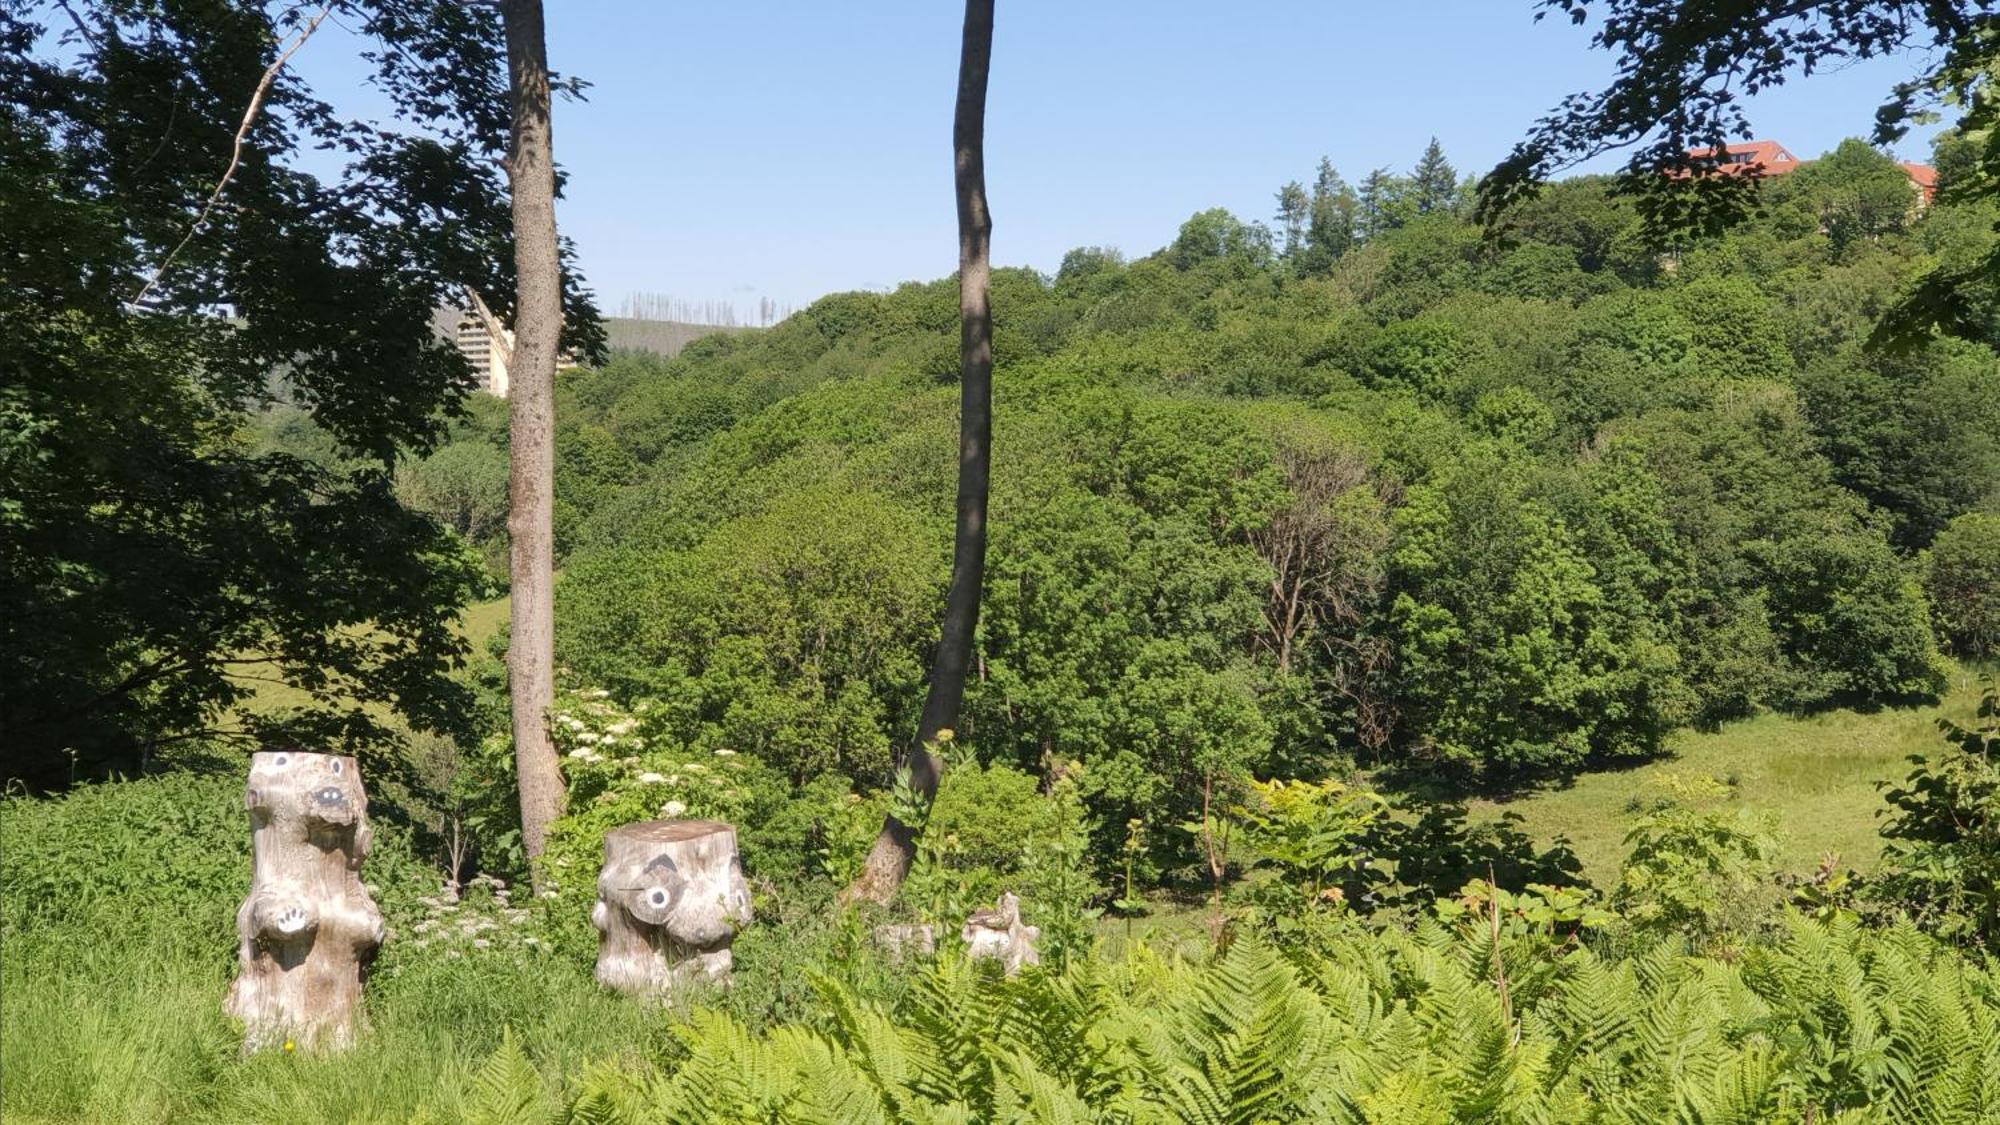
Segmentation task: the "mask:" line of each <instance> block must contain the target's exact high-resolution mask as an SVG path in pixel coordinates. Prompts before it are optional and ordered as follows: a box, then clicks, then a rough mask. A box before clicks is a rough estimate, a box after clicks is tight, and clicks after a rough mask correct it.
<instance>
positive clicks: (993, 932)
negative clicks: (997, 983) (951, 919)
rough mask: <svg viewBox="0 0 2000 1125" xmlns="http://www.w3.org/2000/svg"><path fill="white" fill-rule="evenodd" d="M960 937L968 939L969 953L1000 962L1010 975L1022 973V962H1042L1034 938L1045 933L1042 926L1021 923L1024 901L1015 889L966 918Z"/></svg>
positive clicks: (976, 957) (1031, 963) (1026, 963)
mask: <svg viewBox="0 0 2000 1125" xmlns="http://www.w3.org/2000/svg"><path fill="white" fill-rule="evenodd" d="M959 936H960V937H962V938H964V939H965V953H966V956H968V957H971V958H974V959H975V960H976V959H978V958H981V957H991V958H993V959H995V960H997V961H999V962H1000V964H1001V965H1002V966H1003V967H1004V968H1005V969H1006V970H1007V975H1008V976H1010V977H1011V976H1013V975H1014V974H1015V973H1018V972H1020V971H1021V967H1022V966H1023V965H1039V964H1041V963H1042V955H1041V954H1040V953H1037V952H1036V951H1035V941H1036V939H1037V938H1040V937H1041V936H1042V931H1041V928H1040V927H1039V926H1029V925H1024V924H1022V922H1021V900H1020V899H1019V898H1016V897H1015V895H1014V892H1012V891H1008V892H1007V893H1006V894H1003V895H1001V896H1000V902H999V904H998V905H997V906H995V907H994V909H992V910H980V911H976V912H974V913H973V915H972V917H970V918H967V919H966V920H965V928H964V929H963V930H960V931H959Z"/></svg>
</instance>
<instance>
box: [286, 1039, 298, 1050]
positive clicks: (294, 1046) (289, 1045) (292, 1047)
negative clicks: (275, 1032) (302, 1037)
mask: <svg viewBox="0 0 2000 1125" xmlns="http://www.w3.org/2000/svg"><path fill="white" fill-rule="evenodd" d="M298 1049H299V1045H298V1044H297V1043H294V1042H292V1041H291V1040H289V1039H287V1040H285V1050H287V1051H296V1050H298Z"/></svg>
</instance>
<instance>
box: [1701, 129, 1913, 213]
mask: <svg viewBox="0 0 2000 1125" xmlns="http://www.w3.org/2000/svg"><path fill="white" fill-rule="evenodd" d="M1687 157H1688V160H1689V161H1690V162H1691V163H1694V164H1706V165H1709V166H1711V167H1713V168H1714V169H1715V170H1716V171H1717V172H1720V173H1723V174H1725V175H1731V176H1744V175H1748V176H1782V175H1785V174H1786V173H1788V172H1796V171H1798V170H1799V169H1800V168H1803V167H1805V166H1806V165H1808V164H1810V163H1812V161H1810V160H1800V159H1799V158H1798V157H1796V156H1793V155H1792V150H1791V149H1788V148H1786V147H1785V146H1784V145H1781V144H1779V143H1778V142H1777V141H1744V142H1742V143H1740V144H1733V145H1724V146H1723V147H1722V152H1721V153H1720V154H1719V155H1718V154H1717V153H1716V151H1715V149H1713V148H1691V149H1689V150H1688V151H1687ZM1897 166H1898V167H1900V168H1901V169H1902V170H1903V174H1904V175H1906V176H1908V177H1910V187H1911V188H1912V189H1913V190H1915V191H1916V193H1917V197H1918V204H1917V205H1918V206H1919V207H1928V206H1930V204H1931V201H1932V200H1934V199H1936V198H1937V169H1936V168H1933V167H1931V166H1930V165H1928V164H1913V163H1910V162H1909V161H1898V162H1897ZM1670 174H1671V175H1677V176H1678V175H1686V174H1687V173H1686V172H1685V171H1682V170H1680V169H1676V170H1674V171H1673V172H1672V173H1670Z"/></svg>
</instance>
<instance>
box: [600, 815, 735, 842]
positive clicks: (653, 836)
mask: <svg viewBox="0 0 2000 1125" xmlns="http://www.w3.org/2000/svg"><path fill="white" fill-rule="evenodd" d="M734 831H736V829H734V828H732V827H730V826H729V825H727V824H724V823H723V822H721V821H719V820H642V821H640V822H639V823H637V824H625V825H620V826H619V827H617V828H613V829H612V830H611V831H610V832H608V833H606V834H605V839H606V840H613V839H615V840H618V841H619V842H621V843H633V844H678V843H681V842H682V841H684V840H697V839H700V838H701V837H703V836H713V835H715V834H716V833H718V832H734Z"/></svg>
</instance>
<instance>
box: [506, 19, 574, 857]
mask: <svg viewBox="0 0 2000 1125" xmlns="http://www.w3.org/2000/svg"><path fill="white" fill-rule="evenodd" d="M501 14H502V19H503V22H504V23H505V24H506V28H507V73H508V80H509V96H510V98H511V99H512V101H513V111H514V131H513V138H512V144H511V145H510V147H509V149H508V153H507V182H508V185H509V187H510V188H511V190H512V193H513V207H514V285H515V292H514V350H513V353H512V354H511V355H509V356H508V357H507V380H508V386H507V414H508V422H507V432H508V435H509V436H508V475H507V537H508V575H509V577H510V578H511V579H512V585H511V588H510V589H511V594H512V597H513V603H512V606H513V608H512V613H511V621H512V623H511V626H510V629H509V633H508V638H507V691H508V697H509V700H510V702H511V705H512V719H513V733H514V768H515V775H516V776H517V777H518V778H519V784H520V790H521V846H522V848H523V849H524V850H525V851H526V852H527V853H528V859H529V860H530V861H531V863H532V862H533V861H535V860H539V859H540V858H541V855H542V849H543V847H544V846H545V845H546V844H547V841H548V831H549V825H550V824H551V823H552V822H553V821H554V820H555V818H556V817H558V816H561V815H562V810H563V796H564V795H563V780H562V769H561V766H560V764H559V763H558V762H557V760H556V746H555V742H554V741H553V740H552V739H551V738H550V737H549V708H550V707H551V706H552V705H554V703H555V530H554V528H555V472H556V469H555V465H556V462H555V456H556V455H555V440H556V439H555V432H556V412H555V384H556V351H557V349H558V348H559V347H560V346H561V336H562V257H561V249H560V245H561V244H560V243H559V242H557V240H556V173H555V156H554V147H553V146H554V141H553V139H552V136H551V133H550V122H549V58H548V45H547V43H546V41H545V37H544V35H543V30H542V4H541V0H505V2H504V3H503V4H502V5H501ZM530 873H531V875H532V876H533V877H534V878H535V879H536V880H537V882H538V883H539V881H540V880H541V879H542V872H541V865H540V864H538V863H535V864H533V866H532V867H531V869H530Z"/></svg>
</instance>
